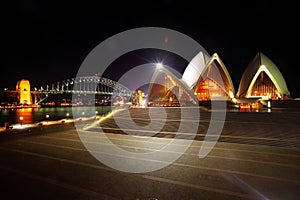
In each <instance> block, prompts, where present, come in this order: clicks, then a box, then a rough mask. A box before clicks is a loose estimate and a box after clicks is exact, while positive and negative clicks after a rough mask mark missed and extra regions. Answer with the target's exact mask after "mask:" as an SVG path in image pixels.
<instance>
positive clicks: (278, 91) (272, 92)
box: [237, 52, 290, 100]
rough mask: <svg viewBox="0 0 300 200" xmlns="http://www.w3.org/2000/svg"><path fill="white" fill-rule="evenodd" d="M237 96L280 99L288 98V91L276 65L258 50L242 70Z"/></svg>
mask: <svg viewBox="0 0 300 200" xmlns="http://www.w3.org/2000/svg"><path fill="white" fill-rule="evenodd" d="M237 98H260V99H262V100H268V99H272V100H282V99H288V98H290V92H289V90H288V88H287V85H286V82H285V80H284V78H283V76H282V74H281V72H280V71H279V69H278V68H277V66H276V65H275V64H274V63H273V62H272V61H271V60H270V59H269V58H268V57H267V56H265V55H264V54H262V53H261V52H259V53H257V54H256V56H255V57H254V58H253V60H252V61H251V62H250V63H249V65H248V66H247V68H246V70H245V71H244V74H243V76H242V79H241V81H240V85H239V89H238V92H237Z"/></svg>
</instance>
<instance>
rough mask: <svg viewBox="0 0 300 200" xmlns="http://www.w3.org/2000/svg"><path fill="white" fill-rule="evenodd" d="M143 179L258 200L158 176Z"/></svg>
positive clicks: (245, 195)
mask: <svg viewBox="0 0 300 200" xmlns="http://www.w3.org/2000/svg"><path fill="white" fill-rule="evenodd" d="M143 178H145V179H150V180H153V181H159V182H164V183H170V184H173V185H179V186H183V187H189V188H195V189H200V190H206V191H210V192H214V193H221V194H226V195H230V196H236V197H241V198H246V199H257V197H256V196H253V195H250V194H244V193H239V192H232V191H230V190H224V189H218V188H211V187H206V186H202V185H194V184H191V183H186V182H182V181H176V180H171V179H166V178H162V177H157V176H150V175H143Z"/></svg>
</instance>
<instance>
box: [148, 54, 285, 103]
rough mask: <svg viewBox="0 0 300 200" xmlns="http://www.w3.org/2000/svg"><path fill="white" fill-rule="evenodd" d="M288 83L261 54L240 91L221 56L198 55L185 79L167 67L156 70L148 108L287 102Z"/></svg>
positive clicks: (243, 80) (257, 56)
mask: <svg viewBox="0 0 300 200" xmlns="http://www.w3.org/2000/svg"><path fill="white" fill-rule="evenodd" d="M289 97H290V93H289V91H288V89H287V85H286V82H285V80H284V78H283V76H282V74H281V73H280V71H279V70H278V68H277V67H276V66H275V64H274V63H273V62H272V61H271V60H270V59H269V58H268V57H266V56H265V55H264V54H262V53H258V54H257V55H256V56H255V58H254V59H253V60H252V61H251V62H250V64H249V65H248V66H247V68H246V70H245V72H244V74H243V76H242V79H241V81H240V85H239V89H238V92H237V94H235V90H234V86H233V83H232V80H231V77H230V75H229V72H228V71H227V69H226V67H225V65H224V63H223V61H222V60H221V59H220V57H219V56H218V54H216V53H214V54H213V55H212V56H211V57H209V56H208V55H206V54H205V53H203V52H200V53H198V54H197V55H196V56H195V57H194V59H193V60H192V61H191V62H190V63H189V65H188V66H187V68H186V69H185V71H184V73H183V75H182V78H178V77H176V76H175V75H174V74H172V73H171V72H170V71H168V70H167V69H165V68H164V67H162V68H160V69H156V71H155V73H154V75H153V77H152V83H151V84H150V86H149V89H148V98H147V102H148V105H164V106H168V105H179V104H180V105H195V102H197V101H210V100H227V101H232V102H235V103H239V102H240V103H241V102H243V101H244V100H243V99H248V100H253V99H254V100H255V99H256V100H269V99H288V98H289Z"/></svg>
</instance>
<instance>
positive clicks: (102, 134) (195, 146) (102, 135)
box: [42, 133, 300, 157]
mask: <svg viewBox="0 0 300 200" xmlns="http://www.w3.org/2000/svg"><path fill="white" fill-rule="evenodd" d="M106 134H108V133H100V134H99V135H98V136H92V135H88V133H87V135H86V136H84V137H91V138H93V137H104V135H106ZM68 135H73V134H68ZM110 135H113V136H119V134H110ZM42 137H46V138H52V139H58V138H57V137H51V136H42ZM146 138H147V139H148V138H149V137H146ZM150 138H152V137H150ZM59 139H60V140H69V141H78V140H76V139H70V138H59ZM109 139H110V140H127V141H133V142H140V140H134V139H128V138H122V139H121V138H117V137H114V138H109ZM155 139H156V138H155ZM158 139H166V138H157V140H158ZM143 142H146V143H160V144H166V143H163V142H158V141H155V142H154V141H143ZM198 142H199V143H202V142H203V141H196V140H194V142H193V143H198ZM219 143H226V142H219ZM227 144H228V143H227ZM174 145H177V146H182V145H180V144H174ZM199 145H200V144H199ZM199 145H193V144H191V145H190V146H191V147H193V148H199ZM239 145H249V146H257V145H253V144H239ZM260 146H262V147H265V146H263V145H260ZM267 147H269V146H267ZM277 148H280V149H292V150H295V149H296V150H298V149H299V148H295V147H293V148H288V147H277ZM214 149H225V150H228V151H229V150H231V151H239V152H253V153H258V154H268V155H280V156H286V157H300V155H295V154H293V155H292V154H282V153H271V152H261V151H251V150H239V149H226V148H220V147H214Z"/></svg>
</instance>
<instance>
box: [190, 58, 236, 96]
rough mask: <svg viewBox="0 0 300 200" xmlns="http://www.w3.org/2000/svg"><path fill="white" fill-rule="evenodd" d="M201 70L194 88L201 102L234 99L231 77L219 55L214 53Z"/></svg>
mask: <svg viewBox="0 0 300 200" xmlns="http://www.w3.org/2000/svg"><path fill="white" fill-rule="evenodd" d="M201 70H202V71H201V74H200V76H199V77H198V80H197V83H196V84H195V85H194V87H193V88H192V89H193V91H194V93H195V95H196V96H197V98H198V100H199V101H207V100H212V99H216V100H217V99H225V100H231V99H232V98H234V93H235V91H234V86H233V83H232V80H231V77H230V75H229V73H228V71H227V69H226V67H225V65H224V63H223V61H222V60H221V58H220V57H219V56H218V54H216V53H214V54H213V55H212V56H211V58H210V59H209V60H208V61H207V63H206V64H205V66H204V68H202V69H201Z"/></svg>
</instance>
